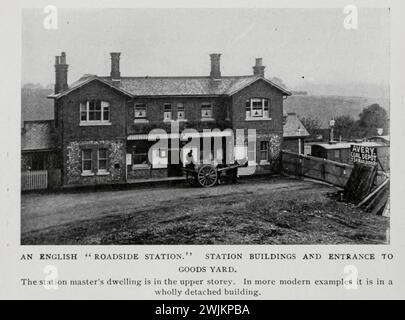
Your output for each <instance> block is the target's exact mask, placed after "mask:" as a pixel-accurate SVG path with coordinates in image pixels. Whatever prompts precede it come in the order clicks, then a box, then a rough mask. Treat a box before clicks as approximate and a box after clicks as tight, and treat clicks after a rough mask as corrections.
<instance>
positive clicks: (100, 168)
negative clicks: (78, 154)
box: [82, 148, 108, 174]
mask: <svg viewBox="0 0 405 320" xmlns="http://www.w3.org/2000/svg"><path fill="white" fill-rule="evenodd" d="M94 171H97V173H105V172H108V150H107V148H88V149H82V173H83V174H94Z"/></svg>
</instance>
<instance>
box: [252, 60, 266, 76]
mask: <svg viewBox="0 0 405 320" xmlns="http://www.w3.org/2000/svg"><path fill="white" fill-rule="evenodd" d="M265 68H266V67H265V66H264V65H263V58H256V64H255V66H254V67H253V74H254V75H255V76H259V77H263V78H264V69H265Z"/></svg>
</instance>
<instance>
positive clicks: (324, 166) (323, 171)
mask: <svg viewBox="0 0 405 320" xmlns="http://www.w3.org/2000/svg"><path fill="white" fill-rule="evenodd" d="M325 179H326V165H325V159H323V161H322V180H325Z"/></svg>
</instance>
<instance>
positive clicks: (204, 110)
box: [201, 103, 212, 119]
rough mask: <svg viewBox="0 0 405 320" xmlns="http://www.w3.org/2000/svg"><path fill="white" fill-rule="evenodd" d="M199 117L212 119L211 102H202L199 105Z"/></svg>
mask: <svg viewBox="0 0 405 320" xmlns="http://www.w3.org/2000/svg"><path fill="white" fill-rule="evenodd" d="M201 118H202V119H212V104H211V103H203V104H202V105H201Z"/></svg>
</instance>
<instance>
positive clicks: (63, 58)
mask: <svg viewBox="0 0 405 320" xmlns="http://www.w3.org/2000/svg"><path fill="white" fill-rule="evenodd" d="M60 64H66V53H65V52H62V53H61V55H60Z"/></svg>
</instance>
